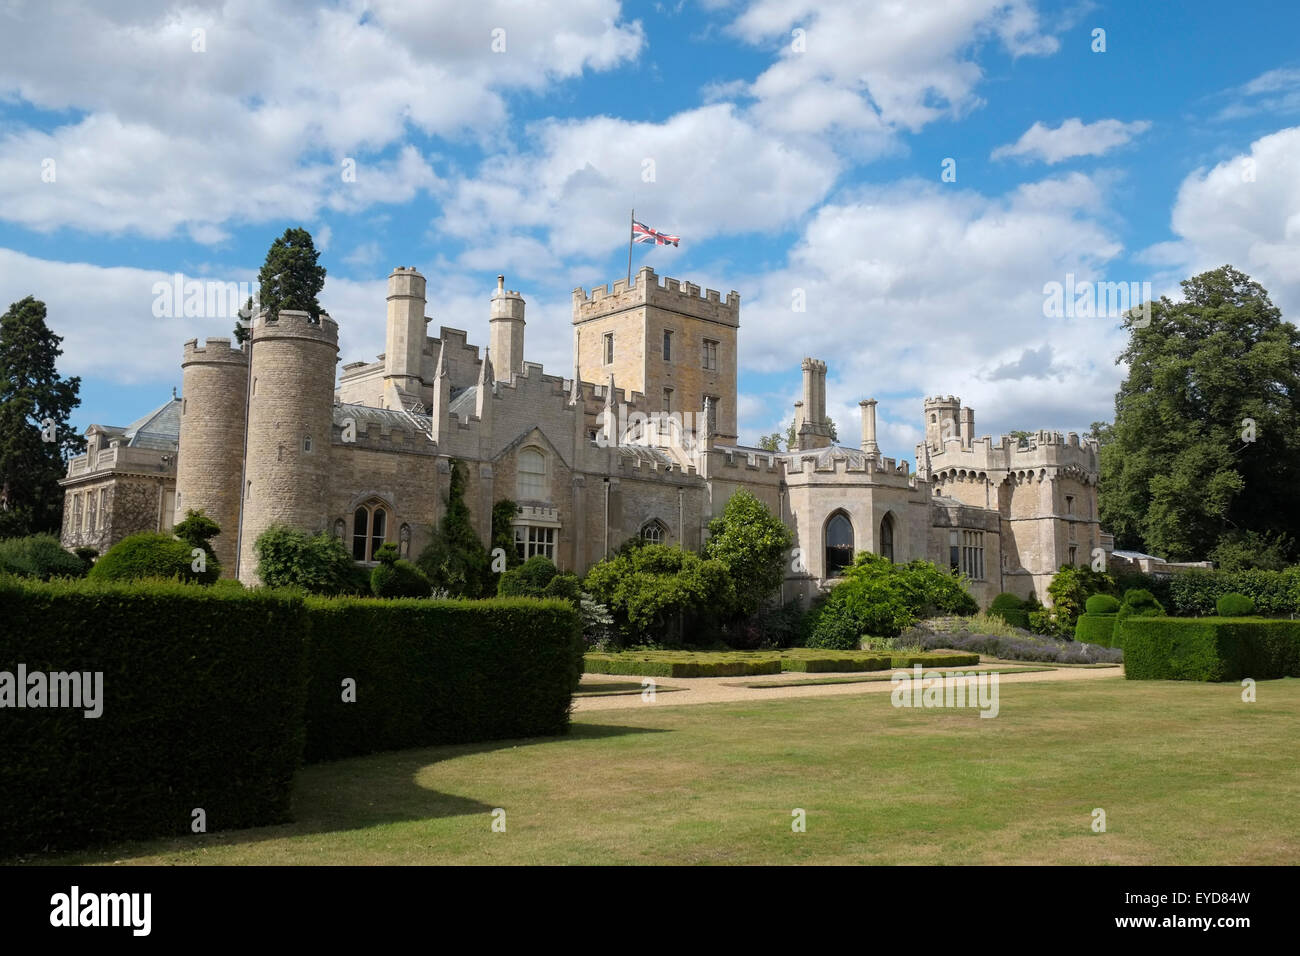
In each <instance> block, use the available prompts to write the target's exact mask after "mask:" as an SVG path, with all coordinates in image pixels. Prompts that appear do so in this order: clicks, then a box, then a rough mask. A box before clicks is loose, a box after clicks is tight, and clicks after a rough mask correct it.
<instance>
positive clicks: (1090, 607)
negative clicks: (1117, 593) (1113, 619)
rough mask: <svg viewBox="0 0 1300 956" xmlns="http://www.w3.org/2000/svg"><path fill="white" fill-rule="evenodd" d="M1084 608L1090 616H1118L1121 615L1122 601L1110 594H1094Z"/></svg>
mask: <svg viewBox="0 0 1300 956" xmlns="http://www.w3.org/2000/svg"><path fill="white" fill-rule="evenodd" d="M1084 606H1085V608H1086V613H1088V614H1117V613H1119V608H1120V600H1119V598H1117V597H1112V596H1111V595H1109V594H1094V595H1093V596H1092V597H1090V598H1088V600H1087V602H1085V605H1084Z"/></svg>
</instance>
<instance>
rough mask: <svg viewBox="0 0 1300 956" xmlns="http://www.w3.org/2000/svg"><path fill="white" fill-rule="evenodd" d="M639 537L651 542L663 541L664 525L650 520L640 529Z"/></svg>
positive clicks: (661, 542)
mask: <svg viewBox="0 0 1300 956" xmlns="http://www.w3.org/2000/svg"><path fill="white" fill-rule="evenodd" d="M641 537H642V538H643V539H645V540H646V541H649V542H650V543H651V544H663V543H664V526H663V525H662V524H660V523H659V522H658V521H651V522H648V523H647V524H646V526H645V527H644V528H642V529H641Z"/></svg>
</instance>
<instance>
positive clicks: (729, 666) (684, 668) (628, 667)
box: [584, 653, 781, 677]
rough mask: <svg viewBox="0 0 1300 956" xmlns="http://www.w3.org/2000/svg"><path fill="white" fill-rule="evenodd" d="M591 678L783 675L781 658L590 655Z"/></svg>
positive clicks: (586, 661)
mask: <svg viewBox="0 0 1300 956" xmlns="http://www.w3.org/2000/svg"><path fill="white" fill-rule="evenodd" d="M584 666H585V669H586V672H587V673H588V674H622V675H630V676H636V677H750V676H753V675H756V674H779V673H781V658H779V657H776V656H773V657H729V656H725V655H721V654H718V655H707V656H706V655H694V654H682V655H679V656H676V655H671V653H669V654H664V655H659V654H635V653H632V654H588V655H587V656H586V658H584Z"/></svg>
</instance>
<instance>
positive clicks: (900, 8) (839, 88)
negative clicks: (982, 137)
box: [731, 0, 1058, 148]
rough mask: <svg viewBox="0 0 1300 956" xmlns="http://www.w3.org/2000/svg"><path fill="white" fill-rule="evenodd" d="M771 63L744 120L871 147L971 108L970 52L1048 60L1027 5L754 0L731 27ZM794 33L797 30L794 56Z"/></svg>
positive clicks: (975, 72)
mask: <svg viewBox="0 0 1300 956" xmlns="http://www.w3.org/2000/svg"><path fill="white" fill-rule="evenodd" d="M731 29H732V31H733V32H734V33H735V34H737V35H738V36H739V37H741V38H742V39H743V40H745V41H747V42H749V43H752V44H761V45H764V46H773V45H775V46H777V47H778V48H779V49H780V58H779V59H778V61H777V62H776V63H775V64H773V65H772V66H771V67H769V68H768V69H767V70H765V71H764V72H763V74H762V75H760V76H759V77H758V79H757V80H756V81H755V82H754V84H753V86H752V88H751V90H750V93H751V95H752V96H754V97H756V98H757V100H758V103H757V104H756V106H755V108H754V111H755V114H756V116H758V117H759V119H760V121H761V122H762V123H763V124H764V125H766V126H768V127H770V128H773V129H778V130H783V131H786V132H791V133H810V132H819V131H824V130H830V129H838V130H840V131H841V132H846V133H849V134H851V135H853V136H855V137H857V138H858V141H859V144H860V145H863V144H865V145H867V146H868V147H869V146H871V145H873V144H874V146H875V148H880V142H879V141H880V139H881V138H884V137H887V136H888V135H889V134H890V133H891V131H892V130H895V129H906V130H911V131H916V130H919V129H920V128H921V127H923V126H924V125H926V124H927V123H930V122H932V121H934V120H936V119H938V118H940V117H944V116H950V117H955V116H961V115H962V114H964V113H966V112H968V111H969V110H971V109H974V108H976V107H978V106H979V105H981V102H982V101H981V100H980V99H979V97H978V96H977V95H976V93H975V88H976V86H977V85H978V83H979V81H980V79H981V78H982V75H983V74H982V70H981V69H980V67H979V65H978V64H977V63H976V62H975V60H974V58H973V57H974V53H975V51H976V50H977V48H978V47H979V46H981V45H983V44H985V43H987V42H990V41H997V42H999V43H1000V45H1001V46H1002V47H1003V48H1004V49H1005V50H1007V51H1008V52H1010V53H1011V54H1012V55H1015V56H1022V55H1044V54H1050V53H1053V52H1055V51H1056V49H1057V46H1058V44H1057V41H1056V39H1055V37H1053V36H1050V35H1048V34H1046V33H1044V32H1043V29H1042V27H1041V25H1040V23H1039V20H1038V15H1037V12H1036V9H1035V5H1034V3H1033V2H1032V0H911V2H907V3H869V4H868V3H861V2H855V0H758V2H756V3H754V4H752V5H750V6H749V7H747V8H746V9H745V10H744V12H743V13H741V14H740V15H739V16H738V17H737V18H736V20H735V21H734V23H733V24H732V27H731ZM795 30H802V31H804V36H803V40H804V41H805V42H804V44H803V46H804V48H803V49H802V51H800V50H798V49H796V48H795V43H796V37H795V36H794V34H793V31H795Z"/></svg>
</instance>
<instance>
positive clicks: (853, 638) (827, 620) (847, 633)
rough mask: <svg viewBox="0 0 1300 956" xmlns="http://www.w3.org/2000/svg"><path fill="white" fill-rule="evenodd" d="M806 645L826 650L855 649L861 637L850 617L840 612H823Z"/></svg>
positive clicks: (860, 641) (859, 643)
mask: <svg viewBox="0 0 1300 956" xmlns="http://www.w3.org/2000/svg"><path fill="white" fill-rule="evenodd" d="M808 646H809V647H818V648H821V649H823V650H828V651H856V650H858V648H860V647H861V646H862V638H861V636H860V635H859V633H858V628H857V625H855V624H854V623H853V621H852V619H850V618H849V617H847V616H845V615H841V614H834V613H825V614H822V615H821V617H820V618H818V620H817V624H816V626H814V627H813V631H812V634H810V635H809V636H808Z"/></svg>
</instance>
